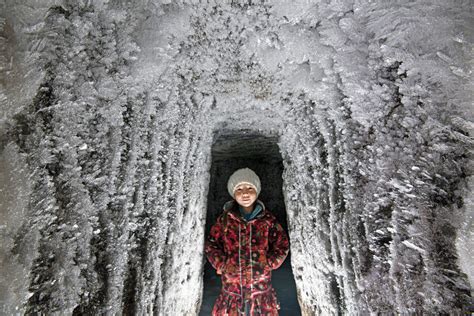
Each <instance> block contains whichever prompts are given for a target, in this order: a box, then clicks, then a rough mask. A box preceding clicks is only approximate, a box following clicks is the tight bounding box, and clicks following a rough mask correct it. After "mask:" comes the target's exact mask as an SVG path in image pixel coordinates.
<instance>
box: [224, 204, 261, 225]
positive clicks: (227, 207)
mask: <svg viewBox="0 0 474 316" xmlns="http://www.w3.org/2000/svg"><path fill="white" fill-rule="evenodd" d="M255 203H258V204H260V205H261V206H262V211H261V212H260V213H259V214H258V215H257V217H255V218H260V217H262V216H263V215H264V214H265V213H266V210H267V209H266V208H265V204H263V202H262V201H260V200H257V201H256V202H255ZM223 209H224V212H229V213H231V214H232V215H233V216H234V217H236V218H238V219H240V220H242V221H245V219H244V218H243V217H242V215H240V211H239V205H238V204H237V202H236V201H235V200H230V201H227V202H226V203H225V204H224V207H223Z"/></svg>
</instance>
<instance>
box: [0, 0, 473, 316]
mask: <svg viewBox="0 0 474 316" xmlns="http://www.w3.org/2000/svg"><path fill="white" fill-rule="evenodd" d="M0 8H1V11H0V12H1V13H0V14H1V19H0V73H1V76H0V79H1V81H0V107H1V113H2V117H1V119H0V144H1V147H0V148H1V157H0V158H1V163H0V168H1V169H0V170H1V172H0V177H1V178H0V181H1V182H0V184H1V188H0V189H1V190H0V197H1V198H0V206H1V219H2V226H1V230H0V233H1V236H2V244H1V247H0V249H1V252H0V254H1V255H0V256H1V257H0V260H1V267H2V268H1V269H2V279H1V280H0V282H1V284H0V285H1V286H0V304H1V305H2V308H3V310H4V311H6V313H7V314H11V313H13V312H20V313H28V314H34V313H43V314H52V313H58V314H77V315H78V314H82V313H86V314H102V313H104V314H108V315H114V314H121V313H127V314H128V313H130V314H151V313H155V314H159V315H188V314H196V313H197V311H198V310H199V306H200V301H201V294H202V267H203V266H202V264H203V249H202V248H203V241H204V235H205V229H204V227H205V219H206V212H207V209H206V205H207V193H208V192H207V191H208V188H209V180H210V169H211V161H212V155H211V153H213V151H212V148H213V145H216V144H215V141H216V140H217V139H219V141H221V143H217V145H216V146H215V147H214V149H215V150H214V153H215V154H218V155H219V151H220V155H221V156H220V157H221V158H223V159H225V158H226V157H232V156H234V154H233V153H234V152H235V155H238V152H239V150H236V148H235V147H236V146H235V144H239V135H241V140H245V137H248V135H260V136H261V137H262V139H266V140H268V141H269V143H268V144H263V145H262V146H261V148H260V149H261V152H260V154H263V151H265V149H266V148H268V149H269V150H268V151H269V153H268V154H269V155H275V153H274V152H272V150H273V148H274V147H272V146H271V145H272V144H278V148H279V152H280V153H279V154H281V157H282V158H283V165H284V173H283V192H284V196H285V204H286V209H287V216H288V218H287V220H288V228H289V233H290V241H291V252H292V262H291V263H292V268H293V272H294V274H295V281H296V285H297V289H298V297H299V303H300V306H301V310H302V313H303V314H305V315H313V314H324V315H326V314H338V313H343V314H354V315H355V314H367V313H369V312H370V313H388V312H395V313H400V314H406V313H428V314H438V313H456V312H460V311H462V310H464V311H465V310H466V309H467V308H468V305H469V304H470V303H469V302H470V301H472V299H471V294H470V293H471V285H470V284H472V282H473V281H472V280H473V277H474V271H473V267H474V262H473V253H472V249H474V233H473V231H474V229H473V225H474V224H473V223H474V219H473V214H472V210H473V204H474V203H473V198H472V186H473V185H474V182H473V176H472V170H474V168H473V167H472V161H473V160H472V144H473V141H472V137H471V135H472V133H473V123H472V122H473V111H472V91H473V81H472V72H471V68H470V67H471V64H472V58H473V55H472V54H473V53H472V51H473V50H472V43H473V33H472V29H473V20H472V9H473V8H472V2H471V1H436V0H430V1H423V0H420V1H408V0H406V1H397V2H387V1H370V2H369V1H355V0H353V1H351V0H347V1H340V0H339V1H308V0H301V1H251V0H246V1H244V0H240V1H239V0H236V1H197V0H195V1H169V0H162V1H147V0H140V1H139V0H136V1H107V0H90V1H85V0H82V1H72V0H64V1H60V0H49V1H48V0H43V1H38V0H36V1H33V0H22V1H12V0H3V1H1V2H0ZM226 133H227V134H229V135H233V136H232V137H233V138H232V139H230V142H229V143H227V145H226V144H225V143H222V142H223V141H224V140H225V137H224V138H216V137H215V136H216V135H226ZM236 137H237V138H236ZM257 140H258V139H257ZM273 140H274V141H273ZM232 142H235V143H232ZM240 143H241V142H240ZM256 143H257V142H255V144H254V145H248V147H244V148H246V149H248V150H254V151H255V154H256V155H257V154H258V149H259V147H258V144H256ZM232 144H234V146H232ZM226 146H227V147H226ZM226 148H227V149H226ZM469 280H470V281H469Z"/></svg>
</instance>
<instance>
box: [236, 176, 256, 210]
mask: <svg viewBox="0 0 474 316" xmlns="http://www.w3.org/2000/svg"><path fill="white" fill-rule="evenodd" d="M234 198H235V200H236V201H237V203H238V204H239V205H240V206H242V207H243V209H244V210H245V211H247V212H249V211H252V210H253V203H255V201H256V200H257V191H255V188H254V187H253V186H251V185H249V184H245V183H243V184H239V185H238V186H237V188H236V189H235V191H234Z"/></svg>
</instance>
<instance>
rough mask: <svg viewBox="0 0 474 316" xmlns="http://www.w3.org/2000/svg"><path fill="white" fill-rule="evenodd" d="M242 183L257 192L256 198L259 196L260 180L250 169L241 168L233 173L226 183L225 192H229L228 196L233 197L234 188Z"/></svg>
mask: <svg viewBox="0 0 474 316" xmlns="http://www.w3.org/2000/svg"><path fill="white" fill-rule="evenodd" d="M243 183H245V184H249V185H251V186H253V187H254V188H255V191H257V196H258V195H259V194H260V190H261V185H260V178H259V177H258V176H257V174H256V173H255V172H253V170H252V169H249V168H243V169H239V170H237V171H235V172H234V173H233V174H232V175H231V176H230V178H229V181H227V191H229V194H230V196H232V197H234V191H235V188H237V186H238V185H239V184H243Z"/></svg>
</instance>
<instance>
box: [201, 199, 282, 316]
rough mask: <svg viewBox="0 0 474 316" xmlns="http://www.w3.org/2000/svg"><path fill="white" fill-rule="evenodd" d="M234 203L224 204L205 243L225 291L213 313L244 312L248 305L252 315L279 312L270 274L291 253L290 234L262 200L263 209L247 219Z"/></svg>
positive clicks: (217, 314)
mask: <svg viewBox="0 0 474 316" xmlns="http://www.w3.org/2000/svg"><path fill="white" fill-rule="evenodd" d="M232 202H233V203H229V202H228V203H226V205H224V212H223V214H221V215H220V216H219V218H218V219H217V222H216V223H215V224H214V226H212V228H211V232H210V235H209V238H208V239H207V241H206V246H205V251H206V255H207V258H208V259H209V261H210V262H211V264H212V266H213V267H214V268H215V269H216V270H217V274H222V276H221V279H222V291H221V293H220V295H219V297H218V298H217V300H216V303H215V304H214V308H213V310H212V315H214V316H223V315H229V316H234V315H244V314H243V311H244V308H245V306H247V308H248V309H249V311H250V315H278V309H279V308H280V307H279V305H278V302H277V298H276V294H275V290H274V289H273V288H272V285H271V275H272V270H273V269H277V268H278V267H280V265H281V264H282V263H283V261H284V260H285V258H286V256H287V254H288V250H289V244H288V237H287V236H286V233H285V231H284V230H283V228H282V227H281V225H280V224H279V223H278V222H277V220H276V218H275V216H274V215H273V214H272V213H270V211H268V210H267V209H265V206H264V205H263V203H262V202H261V201H257V203H260V204H261V205H262V208H263V209H262V211H261V212H260V213H259V214H258V215H257V217H256V218H254V219H252V220H250V221H248V222H247V221H246V220H245V219H244V218H242V216H241V215H240V212H239V209H238V205H237V203H236V202H235V201H232ZM245 302H247V304H245Z"/></svg>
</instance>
